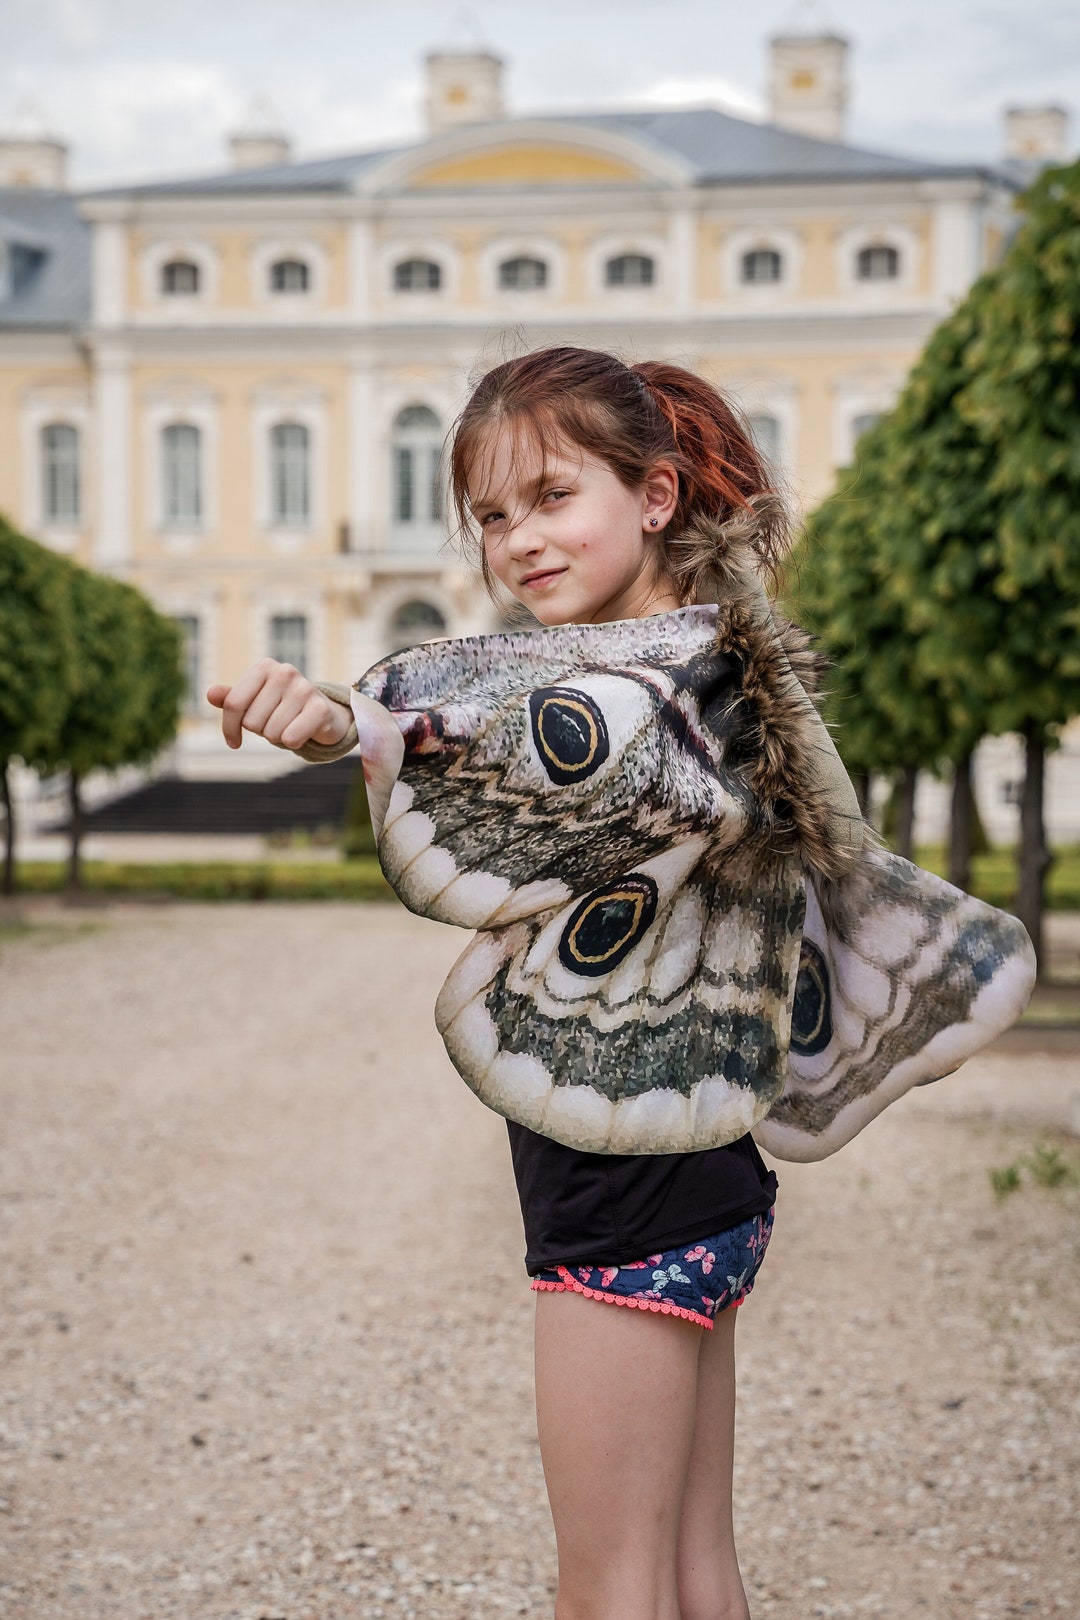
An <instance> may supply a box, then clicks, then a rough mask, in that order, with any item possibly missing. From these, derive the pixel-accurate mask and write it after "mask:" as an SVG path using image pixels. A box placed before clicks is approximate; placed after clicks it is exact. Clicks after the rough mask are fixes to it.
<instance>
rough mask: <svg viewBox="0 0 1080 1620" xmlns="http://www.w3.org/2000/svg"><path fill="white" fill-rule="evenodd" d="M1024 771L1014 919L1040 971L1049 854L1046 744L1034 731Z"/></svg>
mask: <svg viewBox="0 0 1080 1620" xmlns="http://www.w3.org/2000/svg"><path fill="white" fill-rule="evenodd" d="M1024 745H1025V754H1026V761H1025V764H1026V769H1025V771H1024V788H1023V795H1022V797H1021V800H1020V870H1019V873H1018V874H1017V885H1016V915H1017V916H1018V917H1019V918H1020V921H1021V922H1022V923H1023V925H1024V927H1025V928H1026V929H1027V931H1028V934H1029V935H1030V936H1031V943H1032V944H1033V945H1034V947H1035V955H1036V957H1037V959H1038V962H1039V967H1040V971H1041V969H1042V961H1043V891H1044V886H1045V883H1046V874H1047V871H1048V869H1049V867H1050V862H1051V859H1052V857H1051V854H1050V851H1049V850H1048V849H1047V847H1046V823H1045V816H1044V812H1043V788H1044V783H1045V778H1046V743H1045V741H1044V739H1043V735H1042V733H1041V732H1040V731H1037V730H1036V729H1035V728H1034V727H1032V728H1031V729H1030V730H1028V731H1025V733H1024Z"/></svg>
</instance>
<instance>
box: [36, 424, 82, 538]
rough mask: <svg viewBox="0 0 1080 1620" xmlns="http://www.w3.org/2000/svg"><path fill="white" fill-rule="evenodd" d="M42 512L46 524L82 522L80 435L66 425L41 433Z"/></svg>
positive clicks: (51, 426) (48, 427) (46, 429)
mask: <svg viewBox="0 0 1080 1620" xmlns="http://www.w3.org/2000/svg"><path fill="white" fill-rule="evenodd" d="M41 511H42V516H43V517H44V519H45V522H46V523H78V521H79V431H78V429H77V428H73V427H71V426H69V424H68V423H67V422H50V423H49V424H48V426H47V427H43V428H42V430H41Z"/></svg>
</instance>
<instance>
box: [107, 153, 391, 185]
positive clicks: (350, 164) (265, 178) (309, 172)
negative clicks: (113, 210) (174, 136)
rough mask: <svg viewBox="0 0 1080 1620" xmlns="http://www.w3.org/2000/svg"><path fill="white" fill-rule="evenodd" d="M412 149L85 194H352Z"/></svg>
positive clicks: (222, 173) (312, 161) (230, 171)
mask: <svg viewBox="0 0 1080 1620" xmlns="http://www.w3.org/2000/svg"><path fill="white" fill-rule="evenodd" d="M407 150H408V147H391V148H384V149H382V150H379V151H374V152H344V153H342V154H340V155H339V156H337V157H325V158H312V159H310V160H308V161H306V162H302V163H273V164H269V165H267V167H266V168H263V169H228V170H226V171H224V172H218V173H215V174H204V175H193V176H191V177H190V178H188V179H184V180H147V181H140V182H139V183H138V184H137V185H133V186H106V187H103V188H101V189H99V190H96V191H88V192H85V193H84V196H87V197H145V196H149V195H153V196H155V197H159V196H163V197H174V196H176V195H178V194H179V195H183V194H184V193H185V192H187V193H190V194H191V195H193V196H200V197H205V196H218V195H220V194H221V193H222V192H225V193H229V192H241V193H244V194H245V195H251V194H258V193H259V192H272V191H331V192H332V191H348V190H349V189H350V188H351V185H352V182H353V180H354V178H355V177H356V176H357V175H359V174H363V172H364V170H365V169H370V168H371V166H372V165H373V164H375V163H379V162H381V161H382V160H383V159H384V158H388V157H392V156H393V155H394V153H395V152H396V151H407Z"/></svg>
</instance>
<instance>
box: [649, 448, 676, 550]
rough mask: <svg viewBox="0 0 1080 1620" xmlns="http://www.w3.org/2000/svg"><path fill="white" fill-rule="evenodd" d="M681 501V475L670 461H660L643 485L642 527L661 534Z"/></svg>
mask: <svg viewBox="0 0 1080 1620" xmlns="http://www.w3.org/2000/svg"><path fill="white" fill-rule="evenodd" d="M678 501H679V475H678V473H677V472H676V471H675V468H674V467H673V466H672V464H671V462H670V461H658V462H657V463H656V465H655V467H652V468H651V469H650V471H649V473H648V476H647V477H646V479H645V483H644V485H643V487H642V499H641V527H642V528H643V529H644V530H645V531H646V533H648V534H659V533H660V530H661V529H664V528H666V527H667V525H668V524H669V523H670V522H671V518H672V514H673V513H674V511H675V508H676V506H677V505H678Z"/></svg>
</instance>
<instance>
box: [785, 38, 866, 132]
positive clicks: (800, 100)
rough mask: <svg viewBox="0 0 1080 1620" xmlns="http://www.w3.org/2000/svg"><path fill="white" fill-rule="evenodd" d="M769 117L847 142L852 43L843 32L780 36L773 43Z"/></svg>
mask: <svg viewBox="0 0 1080 1620" xmlns="http://www.w3.org/2000/svg"><path fill="white" fill-rule="evenodd" d="M769 52H770V63H769V118H770V120H771V122H772V123H774V124H779V125H780V127H781V128H782V129H794V130H798V132H799V134H800V135H815V136H817V138H818V139H819V140H823V141H842V140H843V139H844V125H845V120H846V114H847V102H848V84H847V53H848V42H847V40H846V39H841V37H840V35H839V34H778V35H777V36H776V38H775V39H772V40H770V42H769Z"/></svg>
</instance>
